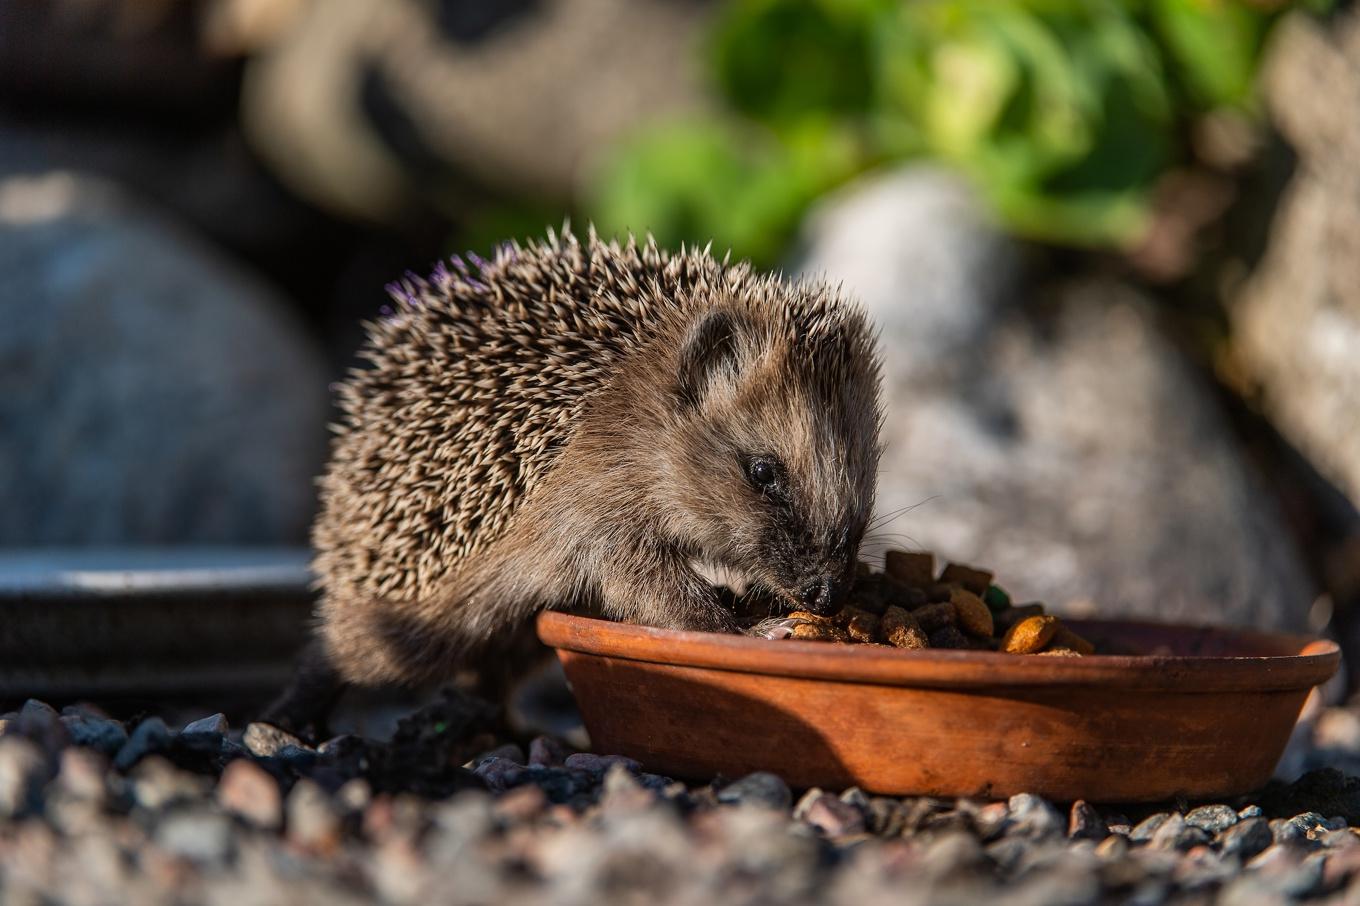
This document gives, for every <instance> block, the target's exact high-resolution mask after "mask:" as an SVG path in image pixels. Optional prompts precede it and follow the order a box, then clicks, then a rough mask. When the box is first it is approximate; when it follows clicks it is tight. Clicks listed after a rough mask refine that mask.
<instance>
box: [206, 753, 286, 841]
mask: <svg viewBox="0 0 1360 906" xmlns="http://www.w3.org/2000/svg"><path fill="white" fill-rule="evenodd" d="M217 803H218V805H220V806H221V807H222V809H223V811H226V812H229V813H230V814H233V815H238V816H240V817H241V818H243V819H244V820H246V821H247V822H249V823H251V824H253V825H255V826H256V827H262V828H266V829H269V830H273V829H275V828H278V827H279V825H281V824H282V823H283V796H282V795H281V794H280V793H279V785H278V783H277V781H275V780H274V778H273V777H271V776H269V774H267V773H266V772H265V771H264V769H263V768H261V767H259V766H258V765H256V764H255V763H254V762H252V761H251V760H250V759H248V758H238V759H236V760H235V761H233V762H231V763H230V764H228V765H227V766H226V768H225V769H224V770H223V771H222V778H221V780H219V781H218V784H217Z"/></svg>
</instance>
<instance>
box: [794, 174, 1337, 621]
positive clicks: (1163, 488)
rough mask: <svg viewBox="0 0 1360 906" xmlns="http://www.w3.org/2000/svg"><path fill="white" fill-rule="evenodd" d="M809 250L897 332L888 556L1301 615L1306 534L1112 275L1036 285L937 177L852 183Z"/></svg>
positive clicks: (1148, 609) (1233, 612)
mask: <svg viewBox="0 0 1360 906" xmlns="http://www.w3.org/2000/svg"><path fill="white" fill-rule="evenodd" d="M806 244H807V248H808V256H807V259H806V261H807V265H806V267H807V269H809V270H814V271H820V272H825V273H827V274H829V276H830V277H832V278H833V279H838V280H844V281H845V282H846V285H847V288H848V289H850V290H851V291H852V292H855V293H857V294H858V295H859V296H861V298H862V299H863V301H864V303H865V305H866V306H867V307H868V309H869V310H870V312H871V313H872V314H873V315H874V317H875V318H876V319H877V321H878V323H879V324H880V326H881V327H882V330H883V347H884V353H885V357H886V361H885V393H886V400H887V409H888V412H887V421H886V425H885V431H884V440H885V442H886V445H887V450H886V453H885V456H884V459H883V465H882V468H881V472H880V483H879V503H878V510H879V513H880V514H881V515H882V516H883V517H884V519H885V525H884V526H883V528H882V529H881V530H880V532H879V533H878V537H877V542H878V544H879V546H884V545H886V546H905V547H923V548H928V549H932V550H935V551H937V552H938V553H939V554H941V555H943V556H945V557H948V558H953V559H959V560H964V561H975V562H977V563H980V564H985V565H987V566H990V567H994V568H995V569H996V571H997V574H998V576H999V577H1000V578H1001V580H1002V582H1003V583H1004V584H1005V585H1007V586H1008V587H1009V589H1010V590H1011V592H1012V593H1013V594H1015V595H1016V596H1018V597H1020V598H1022V599H1040V600H1044V601H1047V602H1048V603H1050V604H1052V605H1054V606H1055V607H1057V608H1059V609H1063V610H1066V611H1068V612H1082V611H1093V610H1097V611H1099V612H1100V613H1101V614H1133V615H1139V616H1147V617H1161V618H1168V619H1191V620H1226V621H1230V622H1238V623H1250V624H1256V625H1267V626H1297V625H1299V624H1300V623H1301V622H1302V620H1303V618H1304V615H1305V614H1306V612H1307V609H1308V607H1309V605H1310V603H1311V601H1312V596H1313V590H1312V588H1311V586H1310V583H1309V582H1308V580H1307V578H1306V576H1305V574H1304V572H1303V569H1302V567H1301V565H1300V562H1299V557H1298V554H1297V551H1296V550H1295V549H1294V547H1293V543H1292V540H1291V539H1290V537H1289V536H1288V535H1287V533H1286V531H1285V529H1284V528H1283V526H1282V524H1281V521H1280V517H1279V515H1278V513H1277V512H1276V507H1275V505H1274V503H1273V501H1272V499H1271V498H1270V497H1269V495H1268V494H1267V492H1266V491H1265V490H1264V489H1263V487H1262V486H1261V483H1260V482H1259V481H1258V476H1256V475H1254V474H1253V473H1252V471H1251V469H1250V467H1249V466H1248V464H1247V463H1246V462H1245V461H1244V459H1243V457H1242V456H1241V455H1240V454H1239V452H1238V450H1237V449H1236V447H1235V443H1234V438H1233V436H1232V435H1231V433H1230V431H1229V429H1228V427H1227V425H1226V423H1225V421H1224V419H1223V417H1222V416H1221V414H1220V412H1219V411H1218V410H1217V408H1216V405H1215V402H1214V400H1213V398H1212V396H1211V394H1210V392H1209V391H1208V389H1207V388H1206V387H1205V386H1203V385H1202V384H1201V382H1200V381H1199V380H1198V378H1197V375H1196V374H1195V373H1194V372H1193V370H1192V369H1191V368H1190V367H1189V366H1188V365H1187V364H1186V363H1185V362H1184V361H1182V359H1181V357H1180V356H1179V355H1178V354H1177V353H1176V351H1175V350H1174V348H1173V347H1172V346H1171V345H1170V343H1169V342H1168V341H1167V340H1166V339H1165V338H1164V337H1163V336H1162V335H1161V333H1160V332H1159V329H1158V327H1157V325H1156V323H1155V319H1154V318H1153V317H1152V314H1151V311H1150V304H1149V302H1148V300H1146V299H1145V298H1143V297H1142V296H1140V295H1139V294H1138V293H1137V292H1135V291H1134V290H1132V289H1130V288H1128V287H1126V286H1123V285H1120V284H1118V283H1113V282H1099V281H1096V282H1081V283H1073V284H1070V285H1066V286H1061V287H1055V288H1050V289H1048V290H1044V291H1038V292H1031V291H1029V290H1027V289H1025V288H1024V286H1023V285H1022V284H1021V282H1020V281H1019V280H1018V278H1017V268H1016V267H1015V264H1014V262H1015V254H1014V252H1013V251H1011V250H1009V249H1008V247H1007V245H1006V242H1005V241H1004V240H1003V239H1002V238H1001V237H1000V236H999V235H998V234H997V233H996V232H995V231H993V230H992V228H991V227H990V226H988V224H987V221H986V219H985V218H984V217H983V215H982V214H981V213H979V211H978V210H977V208H976V207H975V206H974V205H973V204H972V203H971V202H969V201H967V196H966V193H964V192H963V190H962V189H961V188H959V187H958V186H957V185H955V184H954V183H952V182H951V181H950V180H949V179H948V178H946V177H944V176H942V175H940V174H937V173H933V172H926V173H922V172H919V171H909V172H907V173H899V174H895V175H889V176H887V177H881V178H878V179H874V180H871V181H869V182H867V183H865V184H861V185H858V186H854V187H851V188H850V189H848V190H847V191H846V192H845V193H844V194H843V195H842V196H841V197H838V198H836V199H833V200H831V201H830V202H829V203H828V207H827V208H826V209H824V210H823V211H822V212H820V213H819V214H818V215H816V216H814V218H812V219H811V220H810V229H809V233H808V236H807V242H806ZM870 550H871V552H872V548H870Z"/></svg>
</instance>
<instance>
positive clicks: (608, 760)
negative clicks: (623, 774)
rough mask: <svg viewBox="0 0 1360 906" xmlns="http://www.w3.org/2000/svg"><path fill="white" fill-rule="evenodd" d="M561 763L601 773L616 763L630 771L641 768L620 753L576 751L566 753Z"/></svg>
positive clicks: (572, 767)
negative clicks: (605, 753)
mask: <svg viewBox="0 0 1360 906" xmlns="http://www.w3.org/2000/svg"><path fill="white" fill-rule="evenodd" d="M562 764H563V766H564V767H566V768H569V769H570V770H573V771H590V772H592V773H595V774H601V775H602V774H604V772H605V771H607V770H609V769H610V768H611V767H613V766H614V765H616V764H621V765H623V766H624V767H625V768H627V769H628V770H630V771H640V770H642V765H640V764H638V763H637V762H636V761H634V760H633V759H631V758H625V757H623V756H622V755H595V754H593V753H591V752H577V753H576V754H575V755H568V756H567V757H566V760H565V761H563V762H562Z"/></svg>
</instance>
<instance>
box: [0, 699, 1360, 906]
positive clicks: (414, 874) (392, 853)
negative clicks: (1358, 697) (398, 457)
mask: <svg viewBox="0 0 1360 906" xmlns="http://www.w3.org/2000/svg"><path fill="white" fill-rule="evenodd" d="M1309 732H1310V734H1311V738H1310V739H1308V740H1307V742H1308V744H1307V745H1304V746H1303V747H1301V748H1300V749H1299V753H1298V754H1296V755H1295V756H1293V758H1294V761H1293V762H1291V764H1295V765H1296V766H1297V767H1298V768H1300V769H1309V773H1306V774H1305V775H1304V776H1303V777H1301V778H1300V779H1299V780H1298V781H1297V782H1295V783H1293V784H1289V785H1285V784H1276V785H1274V786H1272V787H1269V788H1267V789H1265V790H1262V791H1260V792H1259V793H1258V794H1256V795H1254V796H1250V797H1245V798H1243V799H1241V800H1235V801H1232V802H1225V803H1211V804H1203V803H1187V802H1180V803H1167V804H1164V805H1162V806H1160V807H1147V806H1141V807H1130V808H1125V809H1113V808H1107V807H1093V806H1091V805H1088V804H1086V803H1082V802H1078V803H1075V804H1072V805H1070V807H1069V806H1068V805H1066V804H1063V805H1059V804H1055V803H1050V802H1046V801H1044V800H1043V799H1040V798H1038V797H1036V796H1031V795H1023V794H1022V795H1019V796H1014V797H1012V798H1011V799H1010V800H1009V801H1005V802H981V801H970V800H941V799H926V798H908V799H890V798H882V797H875V796H868V795H866V794H864V793H863V792H861V791H859V790H856V789H850V790H845V791H839V792H832V791H822V790H811V791H807V792H806V793H804V794H803V795H801V796H798V795H796V794H795V793H794V792H793V791H791V790H790V789H789V788H788V786H787V785H785V784H784V782H783V781H782V780H780V779H779V778H778V777H776V776H774V775H771V774H752V775H749V776H747V777H743V778H739V779H736V780H733V781H728V780H723V779H717V780H714V781H713V782H712V783H710V784H708V785H706V786H693V785H687V784H684V783H680V782H676V781H673V780H671V779H669V778H666V777H660V776H657V775H655V774H650V773H647V772H646V766H645V765H638V764H637V763H635V762H632V761H630V760H628V759H626V758H622V757H619V756H609V755H597V754H590V753H581V752H574V751H572V750H571V749H570V748H568V747H567V746H566V745H565V744H564V743H562V742H560V741H557V740H554V739H552V738H549V737H538V738H535V739H533V740H532V741H530V742H529V745H528V747H527V753H526V751H525V750H524V749H523V748H521V746H519V745H517V744H515V743H505V742H504V739H506V738H507V737H506V735H505V734H504V733H503V732H502V730H501V724H500V721H499V718H498V715H497V714H496V712H495V711H494V709H492V708H490V707H489V706H487V705H485V704H484V703H481V702H478V701H476V700H472V699H468V698H466V697H463V696H461V695H460V694H457V693H453V692H447V693H445V694H444V695H443V696H442V697H440V698H439V699H437V700H436V701H435V702H434V703H433V704H431V705H429V706H427V707H425V708H423V709H421V710H420V711H418V712H416V713H415V714H413V715H411V716H410V717H409V718H407V719H405V720H403V721H402V722H401V723H400V724H399V725H398V727H397V730H396V733H395V734H394V736H393V737H392V739H391V740H389V741H386V742H377V741H373V740H365V739H361V738H359V737H356V736H341V737H336V738H335V739H332V740H329V741H327V742H326V743H324V744H322V745H321V746H319V747H316V748H312V747H310V746H308V745H306V744H304V743H303V742H302V741H300V740H298V739H296V738H295V737H292V736H290V735H288V734H287V733H284V732H283V731H281V730H278V729H277V728H274V727H270V726H269V725H267V724H260V723H253V724H248V725H247V726H245V727H244V728H232V727H229V726H228V725H227V722H226V720H225V719H224V718H223V717H222V716H221V715H213V716H211V717H205V718H202V719H201V720H196V721H193V722H191V723H189V724H187V725H185V726H183V727H180V728H177V729H172V728H170V727H168V726H167V725H166V723H165V722H164V721H163V720H162V719H161V718H159V717H154V716H153V717H146V718H143V719H141V720H139V721H136V722H129V723H127V724H125V723H123V722H120V721H117V720H113V719H111V718H108V717H107V716H105V715H104V714H103V713H101V712H100V711H99V710H98V709H96V708H93V707H90V706H75V707H69V708H66V709H64V710H63V711H62V712H60V713H59V712H57V711H56V710H54V709H53V708H51V707H49V706H48V705H46V704H43V703H42V702H38V701H30V702H28V703H26V704H25V705H24V706H23V708H22V709H21V710H19V711H17V712H12V713H9V714H5V715H3V716H0V902H4V903H7V904H12V906H18V904H29V903H33V904H38V903H42V904H48V903H64V902H69V903H91V904H96V903H115V902H135V903H161V902H165V903H177V904H178V903H231V904H240V903H276V902H277V903H283V902H287V903H312V902H317V903H322V902H324V903H351V902H354V903H357V902H373V901H379V902H391V903H424V902H432V901H440V902H447V903H454V904H462V903H467V904H480V903H493V902H506V901H514V902H525V903H539V902H541V903H554V904H575V903H581V904H587V903H589V904H595V903H639V904H641V903H648V904H651V903H685V904H689V903H696V904H697V903H705V904H707V903H713V902H723V903H728V902H735V903H771V902H780V903H802V902H807V903H812V902H818V903H822V902H829V903H854V904H865V903H867V904H874V903H879V902H883V903H888V902H892V903H895V904H902V903H906V904H911V903H974V902H982V901H986V902H989V903H994V904H1035V906H1054V904H1065V903H1071V904H1078V903H1107V902H1108V903H1131V904H1132V903H1137V904H1151V903H1162V902H1172V903H1211V902H1217V903H1229V904H1241V906H1247V904H1270V903H1282V902H1293V901H1296V900H1297V901H1309V902H1316V903H1343V902H1345V903H1356V902H1360V830H1356V829H1353V828H1352V826H1354V825H1360V779H1356V778H1353V777H1349V776H1347V774H1346V773H1344V772H1345V771H1351V772H1357V771H1360V716H1357V712H1356V711H1351V710H1344V709H1331V710H1326V711H1323V712H1322V713H1321V715H1320V717H1319V718H1318V720H1317V721H1316V723H1315V724H1314V725H1313V728H1312V730H1311V731H1309ZM1324 765H1332V766H1324ZM1320 766H1322V767H1320ZM1336 766H1340V769H1338V767H1336Z"/></svg>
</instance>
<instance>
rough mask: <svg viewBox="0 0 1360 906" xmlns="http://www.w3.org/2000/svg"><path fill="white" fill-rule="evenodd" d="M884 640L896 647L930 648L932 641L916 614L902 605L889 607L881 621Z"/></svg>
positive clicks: (880, 628)
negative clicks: (904, 608)
mask: <svg viewBox="0 0 1360 906" xmlns="http://www.w3.org/2000/svg"><path fill="white" fill-rule="evenodd" d="M879 631H880V632H881V633H882V639H883V641H885V642H887V643H888V644H889V645H892V646H893V647H895V648H929V647H930V641H929V639H928V638H927V637H926V633H925V630H924V629H922V628H921V624H920V623H919V622H917V620H916V617H915V615H913V614H911V613H909V612H908V611H906V610H903V609H902V608H901V607H889V608H888V609H887V611H886V612H885V613H884V614H883V619H882V620H880V621H879Z"/></svg>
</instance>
